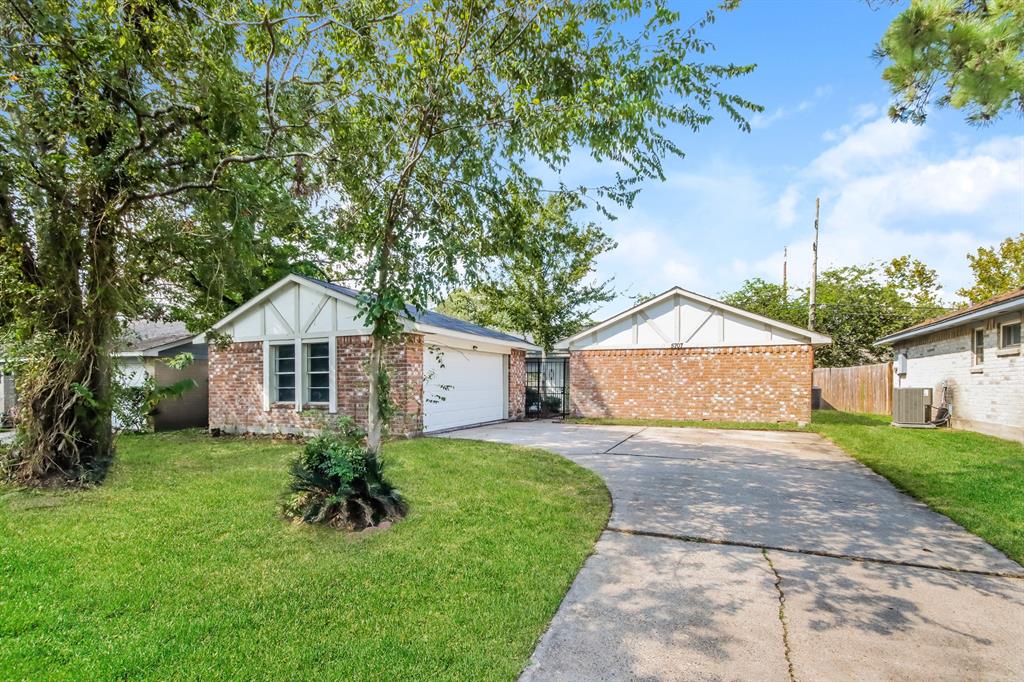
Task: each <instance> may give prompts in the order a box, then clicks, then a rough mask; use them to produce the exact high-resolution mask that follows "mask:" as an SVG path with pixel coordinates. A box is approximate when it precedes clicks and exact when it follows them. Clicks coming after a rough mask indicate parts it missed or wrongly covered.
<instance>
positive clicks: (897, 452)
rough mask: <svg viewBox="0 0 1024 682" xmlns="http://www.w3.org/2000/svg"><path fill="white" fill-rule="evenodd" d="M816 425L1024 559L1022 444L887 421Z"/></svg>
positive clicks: (821, 417)
mask: <svg viewBox="0 0 1024 682" xmlns="http://www.w3.org/2000/svg"><path fill="white" fill-rule="evenodd" d="M811 428H812V429H813V430H814V431H817V432H818V433H821V434H822V435H824V436H827V437H828V438H830V439H831V440H832V441H834V442H835V443H836V445H838V446H840V447H841V448H843V449H844V450H846V451H847V452H849V453H850V454H851V455H853V456H854V457H855V458H857V459H858V460H860V461H861V462H863V463H864V464H866V465H867V466H869V467H871V468H872V469H874V470H875V471H876V472H878V473H879V474H881V475H882V476H885V477H886V478H887V479H889V480H890V481H892V482H893V483H894V484H895V485H896V486H897V487H898V488H900V489H902V490H905V491H906V492H908V493H910V494H911V495H913V496H914V497H916V498H918V499H919V500H921V501H923V502H925V503H926V504H928V506H930V507H931V508H932V509H935V510H936V511H939V512H941V513H943V514H945V515H946V516H948V517H949V518H951V519H953V520H954V521H956V522H957V523H959V524H960V525H962V526H963V527H964V528H966V529H967V530H969V531H971V532H972V533H975V534H977V535H979V536H981V537H983V538H985V539H986V540H988V541H989V542H990V543H991V544H992V545H994V546H996V547H998V548H999V549H1001V550H1003V552H1005V553H1006V555H1007V556H1009V557H1010V558H1012V559H1014V560H1016V561H1018V562H1024V445H1022V444H1020V443H1015V442H1012V441H1008V440H1002V439H999V438H993V437H991V436H983V435H981V434H978V433H971V432H969V431H952V430H949V429H934V430H932V429H927V430H926V429H899V428H893V427H892V426H890V425H889V419H888V418H887V417H879V416H875V415H867V414H849V413H844V412H832V411H817V412H815V413H814V421H813V423H812V424H811Z"/></svg>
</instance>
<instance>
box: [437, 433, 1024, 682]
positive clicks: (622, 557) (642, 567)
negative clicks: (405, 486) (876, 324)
mask: <svg viewBox="0 0 1024 682" xmlns="http://www.w3.org/2000/svg"><path fill="white" fill-rule="evenodd" d="M448 436H449V437H454V438H475V439H480V440H492V441H500V442H504V443H513V444H519V445H529V446H536V447H541V448H544V449H546V450H551V451H554V452H557V453H560V454H563V455H565V456H566V457H568V458H570V459H572V460H573V461H575V462H577V463H579V464H580V465H582V466H585V467H587V468H590V469H592V470H594V471H596V472H598V473H599V474H601V476H603V477H604V479H605V481H606V482H607V484H608V487H609V489H610V490H611V492H612V499H613V511H612V517H611V520H610V521H609V525H608V529H607V530H606V532H605V533H604V534H603V535H602V536H601V538H600V540H599V541H598V543H597V547H596V548H595V553H594V555H593V556H591V557H590V558H589V559H588V560H587V562H586V564H585V565H584V567H583V569H582V570H581V571H580V573H579V575H578V576H577V578H576V581H575V582H574V583H573V586H572V588H571V589H570V590H569V593H568V594H567V595H566V598H565V601H564V602H563V603H562V605H561V607H560V608H559V610H558V613H557V614H556V615H555V618H554V620H553V621H552V623H551V627H550V628H549V630H548V632H547V633H546V634H545V635H544V637H543V638H542V639H541V642H540V644H539V645H538V646H537V649H536V651H535V652H534V655H533V659H532V661H531V664H530V666H529V667H528V668H527V670H526V671H525V672H524V673H523V679H524V680H566V681H568V680H574V681H575V680H695V679H698V680H783V681H786V680H790V681H792V680H825V679H827V680H854V679H856V680H961V679H972V680H1011V679H1021V678H1022V677H1024V568H1022V567H1021V566H1020V565H1018V564H1016V563H1015V562H1013V561H1011V560H1010V559H1008V558H1007V557H1006V556H1004V555H1003V554H1002V553H1000V552H999V551H997V550H996V549H994V548H992V547H991V546H989V545H988V544H987V543H985V542H984V541H982V540H981V539H979V538H977V537H976V536H974V535H971V534H970V533H968V532H967V531H965V530H964V529H963V528H961V527H960V526H958V525H957V524H955V523H953V522H952V521H950V520H949V519H947V518H946V517H944V516H942V515H940V514H936V513H935V512H932V511H930V510H929V509H928V508H927V507H925V506H924V505H922V504H920V503H918V502H916V501H915V500H913V499H912V498H910V497H908V496H906V495H903V494H902V493H900V492H898V491H897V490H896V489H895V488H893V487H892V486H891V485H890V484H889V483H888V482H887V481H886V480H885V479H883V478H882V477H880V476H877V475H876V474H874V473H872V472H871V471H869V470H868V469H866V468H865V467H863V466H861V465H860V464H858V463H857V462H855V461H854V460H853V459H851V458H850V457H849V456H847V455H846V454H845V453H843V452H842V451H840V450H839V449H838V448H836V447H834V446H833V445H831V444H830V443H828V442H827V441H826V440H824V439H822V438H820V437H818V436H816V435H814V434H807V433H782V432H753V431H715V430H706V429H667V428H636V427H595V426H575V425H561V424H550V423H515V424H498V425H494V426H487V427H482V428H478V429H470V430H465V431H460V432H456V433H452V434H448Z"/></svg>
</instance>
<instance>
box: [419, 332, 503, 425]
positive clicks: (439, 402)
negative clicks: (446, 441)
mask: <svg viewBox="0 0 1024 682" xmlns="http://www.w3.org/2000/svg"><path fill="white" fill-rule="evenodd" d="M423 375H424V377H425V379H426V380H425V381H424V384H423V430H424V431H440V430H441V429H452V428H455V427H458V426H466V425H468V424H479V423H481V422H489V421H495V420H497V419H504V418H505V390H506V389H505V362H504V356H503V355H499V354H497V353H480V352H477V351H471V350H461V349H459V348H448V347H446V346H440V347H438V346H428V347H427V349H426V350H425V351H424V358H423Z"/></svg>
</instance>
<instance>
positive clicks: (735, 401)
mask: <svg viewBox="0 0 1024 682" xmlns="http://www.w3.org/2000/svg"><path fill="white" fill-rule="evenodd" d="M813 363H814V353H813V350H812V348H811V347H810V346H806V345H800V346H744V347H725V348H672V349H638V350H582V351H573V352H572V353H571V354H570V360H569V382H570V388H569V401H570V406H571V411H572V413H573V414H574V415H578V416H583V417H610V418H626V419H680V420H705V421H714V420H721V421H757V422H807V421H810V419H811V370H812V369H813Z"/></svg>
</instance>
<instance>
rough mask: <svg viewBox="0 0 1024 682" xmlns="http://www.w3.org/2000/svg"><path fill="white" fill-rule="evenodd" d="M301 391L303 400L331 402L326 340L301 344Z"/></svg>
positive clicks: (328, 357)
mask: <svg viewBox="0 0 1024 682" xmlns="http://www.w3.org/2000/svg"><path fill="white" fill-rule="evenodd" d="M302 356H303V379H304V381H303V382H302V385H303V391H304V392H305V394H306V395H305V396H304V398H305V402H306V403H311V404H313V405H327V404H328V403H330V402H331V351H330V344H328V343H327V342H326V341H318V342H315V343H306V344H303V346H302Z"/></svg>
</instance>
